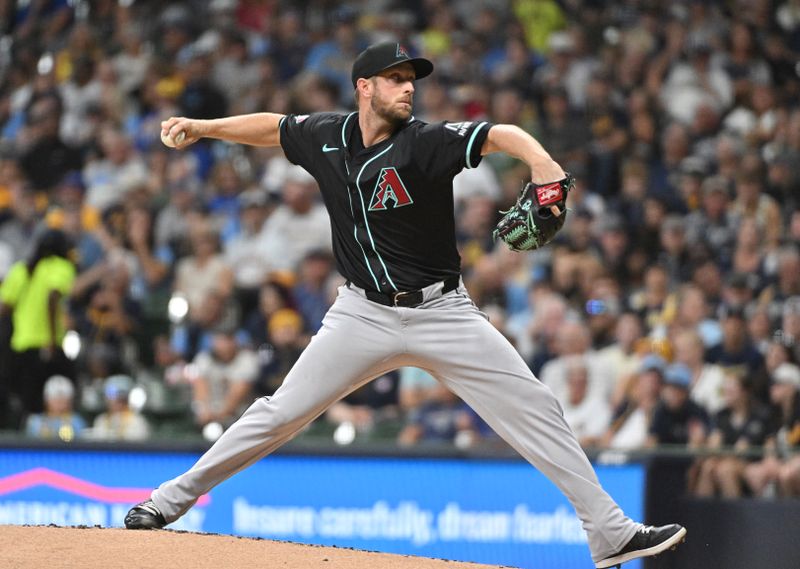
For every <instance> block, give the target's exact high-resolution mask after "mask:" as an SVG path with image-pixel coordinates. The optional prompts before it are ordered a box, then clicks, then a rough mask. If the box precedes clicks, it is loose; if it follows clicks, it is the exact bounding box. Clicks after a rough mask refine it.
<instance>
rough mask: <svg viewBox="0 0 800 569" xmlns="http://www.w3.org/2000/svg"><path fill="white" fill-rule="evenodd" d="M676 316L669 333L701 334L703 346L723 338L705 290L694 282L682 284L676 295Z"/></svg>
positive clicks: (714, 343)
mask: <svg viewBox="0 0 800 569" xmlns="http://www.w3.org/2000/svg"><path fill="white" fill-rule="evenodd" d="M674 300H675V302H676V303H677V307H676V309H675V316H674V318H673V319H672V321H671V322H670V323H669V332H668V333H669V334H680V333H681V332H684V331H693V332H696V333H697V334H699V337H700V340H701V343H702V345H701V346H700V348H701V349H703V347H711V346H716V345H717V344H719V343H720V341H721V340H722V330H721V329H720V325H719V322H717V321H716V320H714V319H713V318H711V313H710V310H709V307H708V302H707V301H706V296H705V294H704V293H703V291H702V290H701V289H700V288H699V287H697V286H695V285H692V284H687V285H684V286H682V287H681V288H680V289H679V290H678V294H677V296H676V297H675V299H674Z"/></svg>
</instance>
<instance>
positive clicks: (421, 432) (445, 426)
mask: <svg viewBox="0 0 800 569" xmlns="http://www.w3.org/2000/svg"><path fill="white" fill-rule="evenodd" d="M434 393H435V395H434V397H433V398H432V399H431V400H429V401H428V402H427V403H423V404H422V405H421V406H420V407H418V408H416V409H414V410H413V411H411V412H410V413H409V414H408V417H407V419H406V426H405V427H404V428H403V430H402V431H401V432H400V434H399V435H398V437H397V442H398V443H399V444H400V445H402V446H411V445H416V444H420V443H424V442H439V443H444V442H446V443H456V442H457V441H460V442H459V443H458V444H460V445H461V446H470V445H471V444H472V443H473V442H475V441H476V440H477V438H478V431H477V429H476V426H475V420H474V415H473V413H472V412H471V411H470V409H469V407H468V406H467V404H466V403H464V402H463V401H461V399H459V398H458V396H457V395H455V394H454V393H452V392H450V390H448V389H447V388H446V387H444V386H443V385H441V384H438V385H437V387H436V388H435V390H434Z"/></svg>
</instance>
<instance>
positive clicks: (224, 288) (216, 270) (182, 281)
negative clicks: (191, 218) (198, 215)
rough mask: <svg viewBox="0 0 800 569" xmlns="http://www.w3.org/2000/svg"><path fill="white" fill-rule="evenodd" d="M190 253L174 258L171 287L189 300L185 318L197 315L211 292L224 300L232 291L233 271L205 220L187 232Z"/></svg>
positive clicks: (194, 317) (195, 317) (216, 237)
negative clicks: (176, 260) (173, 277)
mask: <svg viewBox="0 0 800 569" xmlns="http://www.w3.org/2000/svg"><path fill="white" fill-rule="evenodd" d="M191 242H192V255H191V256H189V257H185V258H183V259H181V260H180V261H178V265H177V268H176V269H175V283H174V285H173V289H174V291H175V292H176V293H179V294H181V295H183V296H184V297H185V298H186V301H187V302H188V303H189V319H190V320H192V321H195V322H196V321H197V320H198V314H199V313H200V311H201V310H202V307H203V306H204V305H205V304H206V303H207V302H208V297H209V296H211V295H212V294H216V295H219V296H221V297H222V298H224V299H227V298H229V297H230V295H231V293H232V292H233V272H232V271H231V268H230V266H228V264H227V263H226V262H225V259H224V258H223V257H222V255H221V254H220V243H219V235H218V234H217V232H216V231H214V230H213V229H212V228H211V227H210V226H208V225H207V224H205V223H202V224H199V225H198V226H196V227H195V228H194V229H193V231H192V234H191Z"/></svg>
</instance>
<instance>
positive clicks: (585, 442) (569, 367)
mask: <svg viewBox="0 0 800 569" xmlns="http://www.w3.org/2000/svg"><path fill="white" fill-rule="evenodd" d="M565 368H566V371H567V399H566V400H565V401H564V402H563V403H562V407H563V408H564V419H566V421H567V423H568V424H569V427H570V429H572V432H573V433H575V437H576V438H577V439H578V442H579V443H580V444H581V446H582V447H592V446H595V445H596V444H598V442H599V441H600V438H601V437H602V436H603V433H605V432H606V429H608V425H609V423H610V422H611V409H610V407H609V405H608V403H607V402H606V401H604V400H602V399H597V398H590V397H589V396H588V395H589V370H588V369H587V367H586V361H585V359H584V358H582V357H581V356H571V357H569V358H566V361H565Z"/></svg>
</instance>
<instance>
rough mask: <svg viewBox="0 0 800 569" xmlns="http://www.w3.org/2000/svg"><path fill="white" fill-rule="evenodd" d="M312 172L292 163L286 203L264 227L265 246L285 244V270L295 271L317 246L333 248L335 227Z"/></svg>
mask: <svg viewBox="0 0 800 569" xmlns="http://www.w3.org/2000/svg"><path fill="white" fill-rule="evenodd" d="M316 190H317V188H316V182H315V181H314V178H312V177H311V174H309V173H308V172H306V171H305V170H303V169H302V168H300V167H299V166H292V167H291V168H290V169H289V172H288V173H287V176H286V180H285V182H284V185H283V203H282V204H281V205H279V206H278V207H277V208H276V209H275V212H274V213H273V214H272V215H271V216H270V217H269V219H268V220H267V223H266V225H265V227H264V235H263V246H264V247H265V248H267V250H268V251H272V250H275V249H274V248H275V247H278V246H279V245H277V244H281V245H280V246H282V247H283V251H282V255H281V256H280V261H281V266H280V268H281V269H287V270H295V269H296V268H297V267H298V265H299V264H300V260H301V259H302V258H303V256H305V255H306V254H307V253H309V252H310V251H313V250H315V249H325V250H328V251H330V250H331V228H330V221H329V219H328V212H327V211H326V210H325V206H324V205H322V204H321V203H319V202H318V201H317V192H316Z"/></svg>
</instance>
